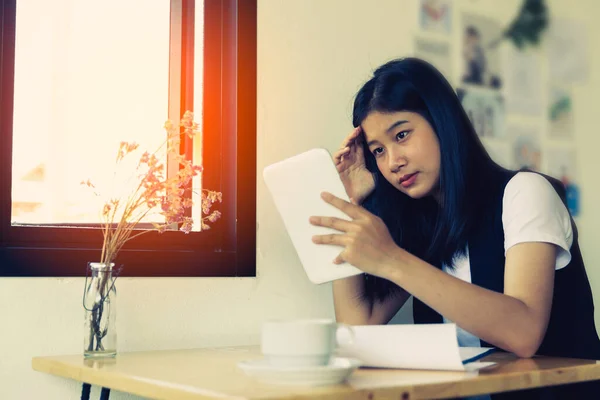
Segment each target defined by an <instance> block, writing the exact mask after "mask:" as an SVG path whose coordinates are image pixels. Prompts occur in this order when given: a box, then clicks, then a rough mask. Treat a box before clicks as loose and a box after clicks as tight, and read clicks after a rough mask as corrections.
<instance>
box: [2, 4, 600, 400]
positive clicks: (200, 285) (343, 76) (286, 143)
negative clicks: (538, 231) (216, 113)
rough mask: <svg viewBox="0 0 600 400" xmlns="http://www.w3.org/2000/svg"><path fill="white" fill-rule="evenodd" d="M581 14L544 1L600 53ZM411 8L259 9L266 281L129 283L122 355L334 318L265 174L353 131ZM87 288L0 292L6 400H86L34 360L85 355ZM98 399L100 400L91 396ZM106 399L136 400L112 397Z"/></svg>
mask: <svg viewBox="0 0 600 400" xmlns="http://www.w3.org/2000/svg"><path fill="white" fill-rule="evenodd" d="M455 3H456V4H458V5H459V6H460V7H461V8H464V9H472V10H476V11H480V12H481V13H483V14H488V15H491V16H494V17H497V18H499V19H500V20H501V21H508V20H510V18H511V17H512V16H513V14H514V13H515V12H516V10H517V7H518V5H519V4H520V2H519V1H518V0H503V1H497V0H462V1H459V0H456V1H455ZM573 4H574V2H572V1H567V0H555V1H551V2H550V5H551V7H552V11H553V13H555V14H558V13H560V14H561V15H562V16H568V17H572V18H576V19H578V20H580V21H581V22H582V23H585V24H586V25H587V26H588V28H589V34H590V43H591V42H592V40H591V39H592V35H593V36H594V38H595V39H596V40H597V39H598V37H599V36H600V27H598V25H599V24H597V23H596V21H595V20H594V17H595V16H597V15H598V14H599V12H600V5H599V3H598V2H597V1H596V0H578V1H577V5H578V6H579V8H575V7H573ZM417 5H418V2H417V1H416V0H377V1H372V0H259V1H258V171H259V173H258V176H259V179H258V183H257V184H258V210H257V212H258V225H259V228H258V243H257V248H258V252H257V260H258V275H259V276H258V278H244V279H235V278H221V279H214V278H211V279H208V278H207V279H204V278H187V279H175V278H169V279H165V278H161V279H157V278H129V279H121V280H120V281H119V283H118V290H119V305H118V310H119V316H118V332H119V350H120V351H137V350H152V349H172V348H190V347H201V346H222V345H243V344H256V343H258V332H259V327H260V324H261V321H262V320H263V319H265V318H270V317H278V316H287V315H292V316H298V317H317V316H318V317H322V316H333V306H332V301H331V291H330V286H329V285H323V286H319V287H317V286H314V285H312V284H311V283H310V282H308V280H307V279H306V277H305V275H304V273H303V271H302V269H301V266H300V264H299V262H298V260H297V258H296V256H295V255H294V250H293V248H292V245H291V243H290V241H289V239H288V237H287V236H286V233H285V230H284V227H283V225H282V223H281V221H280V219H279V217H278V215H277V214H276V212H275V211H274V208H273V204H272V202H271V200H270V198H269V195H268V193H267V192H266V188H265V186H264V184H263V183H262V181H261V179H260V171H262V168H263V167H264V166H266V165H268V164H270V163H272V162H275V161H278V160H280V159H282V158H285V157H288V156H291V155H293V154H296V153H299V152H301V151H303V150H307V149H309V148H311V147H317V146H321V147H326V148H328V149H330V150H334V149H336V148H337V146H338V144H339V142H340V141H341V140H342V139H343V137H344V136H345V135H346V133H347V132H348V131H349V130H350V128H351V125H350V113H351V104H352V96H353V95H354V93H355V91H356V90H357V89H358V88H359V86H360V85H361V83H362V82H363V81H364V80H365V79H366V78H367V77H368V75H369V73H370V71H371V70H372V69H373V68H374V67H376V66H378V65H379V64H381V63H382V62H384V61H386V60H388V59H389V58H393V57H397V56H402V55H408V54H409V53H410V52H411V51H412V36H411V35H412V34H413V33H415V31H416V29H417ZM457 15H458V13H457ZM458 37H459V36H458V33H457V35H456V40H455V43H457V41H458ZM458 50H459V49H458V48H457V46H455V49H454V51H455V52H458ZM590 50H591V52H590V56H591V59H590V62H591V65H590V81H589V82H588V84H587V85H583V86H580V87H577V88H576V89H575V92H574V96H575V102H576V105H575V107H576V109H575V113H576V127H575V128H576V146H577V151H578V156H579V171H580V172H579V173H580V177H581V186H582V187H583V192H582V195H583V198H582V209H583V214H582V218H581V219H580V222H579V224H580V231H581V243H582V247H583V252H584V257H585V259H586V263H587V266H588V272H589V275H590V279H591V281H592V285H593V287H594V289H595V293H596V302H597V303H599V302H600V272H599V271H598V268H597V267H596V266H597V265H599V263H600V250H599V249H598V246H596V245H595V242H594V239H593V237H592V235H593V234H594V227H595V226H598V225H600V210H598V209H594V205H595V204H597V203H598V201H599V200H600V189H598V188H596V187H595V186H596V185H594V183H595V177H594V174H595V173H596V171H597V170H598V168H597V167H598V160H597V159H598V157H597V152H596V148H597V147H598V145H600V139H598V137H597V135H596V130H597V129H596V121H595V117H596V114H597V110H596V108H595V106H594V105H593V100H595V99H594V96H593V94H594V93H595V92H598V91H599V90H600V76H599V73H598V70H599V69H598V66H599V65H600V51H598V49H597V48H593V49H590ZM592 50H593V51H592ZM456 54H458V53H456ZM82 268H84V266H82ZM82 289H83V280H82V279H80V278H77V279H54V278H39V279H38V278H29V279H21V278H4V279H0V321H1V322H0V398H2V399H7V400H8V399H22V398H37V397H44V398H47V399H75V398H78V397H79V394H80V385H79V384H77V383H75V382H73V381H70V380H67V379H62V378H55V377H51V376H49V375H46V374H41V373H37V372H34V371H33V370H32V369H31V358H32V357H33V356H38V355H54V354H77V353H81V352H82V336H83V332H82V329H83V328H82V326H83V313H82V307H81V295H82ZM598 317H600V314H599V315H598ZM598 319H599V320H600V318H598ZM92 395H93V396H98V391H97V389H96V388H95V389H94V392H93V393H92ZM111 398H114V399H115V400H118V399H132V398H134V397H133V396H129V395H125V394H122V393H117V392H113V393H112V396H111Z"/></svg>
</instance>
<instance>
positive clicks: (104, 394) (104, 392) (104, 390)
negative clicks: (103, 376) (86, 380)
mask: <svg viewBox="0 0 600 400" xmlns="http://www.w3.org/2000/svg"><path fill="white" fill-rule="evenodd" d="M109 396H110V389H109V388H105V387H103V388H102V392H100V400H108V397H109Z"/></svg>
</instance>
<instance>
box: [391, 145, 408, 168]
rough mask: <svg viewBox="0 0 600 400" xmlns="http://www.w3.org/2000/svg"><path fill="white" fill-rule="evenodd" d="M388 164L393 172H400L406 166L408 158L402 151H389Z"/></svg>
mask: <svg viewBox="0 0 600 400" xmlns="http://www.w3.org/2000/svg"><path fill="white" fill-rule="evenodd" d="M388 155H389V157H388V163H389V168H390V171H391V172H394V173H395V172H398V171H399V170H400V168H402V167H403V166H404V165H405V164H406V158H405V156H404V154H403V152H402V151H401V150H400V149H390V150H388Z"/></svg>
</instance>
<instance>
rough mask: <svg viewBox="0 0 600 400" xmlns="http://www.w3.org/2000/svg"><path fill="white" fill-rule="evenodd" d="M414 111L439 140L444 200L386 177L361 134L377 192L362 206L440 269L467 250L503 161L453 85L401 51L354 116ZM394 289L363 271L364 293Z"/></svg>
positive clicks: (370, 85) (371, 84)
mask: <svg viewBox="0 0 600 400" xmlns="http://www.w3.org/2000/svg"><path fill="white" fill-rule="evenodd" d="M397 111H411V112H416V113H418V114H420V115H421V116H422V117H423V118H425V119H426V120H427V121H428V122H429V124H430V125H431V127H432V128H433V130H434V132H435V133H436V135H437V138H438V140H439V145H440V153H441V154H440V155H441V165H440V178H439V190H440V203H439V204H438V202H436V200H435V199H434V198H433V197H432V196H428V197H425V198H422V199H412V198H410V197H409V196H407V195H405V194H404V193H402V192H400V191H399V190H397V189H396V188H394V187H393V186H392V185H391V184H390V183H389V182H387V180H386V179H385V178H384V177H383V175H382V174H381V172H380V171H379V169H378V168H377V164H376V161H375V158H374V156H373V155H372V154H371V153H370V151H369V149H368V148H367V146H366V144H365V143H364V142H365V141H364V140H363V146H364V150H365V158H366V165H367V168H368V169H369V170H370V171H371V172H372V173H373V174H374V176H375V182H376V187H375V191H374V192H373V193H372V194H371V195H370V196H369V197H368V198H367V199H366V200H365V202H364V204H363V206H364V207H365V208H367V209H368V210H369V211H371V212H372V213H374V214H375V215H378V216H379V217H381V218H382V219H383V221H384V222H385V223H386V225H387V227H388V229H389V231H390V233H391V235H392V237H393V238H394V240H395V241H396V243H397V244H398V245H399V246H400V247H402V248H403V249H405V250H407V251H409V252H410V253H412V254H414V255H416V256H418V257H420V258H422V259H424V260H425V261H427V262H429V263H431V264H433V265H435V266H436V267H438V268H441V267H442V265H443V264H445V265H448V266H452V260H453V258H454V257H455V256H456V255H459V254H464V252H465V250H466V244H467V238H468V235H469V232H470V230H471V228H472V227H473V225H474V224H475V223H476V221H477V219H478V217H479V216H480V213H481V212H482V211H483V210H484V207H485V204H486V196H488V195H489V193H490V191H491V190H490V189H492V188H494V187H496V188H497V187H498V182H499V179H500V176H501V173H502V171H505V170H504V169H503V168H502V167H500V166H499V165H498V164H496V163H495V162H494V161H493V160H492V159H491V158H490V156H489V155H488V153H487V152H486V150H485V149H484V147H483V145H482V144H481V141H480V140H479V137H478V136H477V134H476V133H475V130H474V128H473V126H472V124H471V122H470V121H469V118H468V117H467V114H466V113H465V111H464V109H463V107H462V105H461V103H460V100H459V99H458V97H457V95H456V93H455V92H454V90H453V88H452V86H450V84H449V83H448V81H447V80H446V79H445V78H444V77H443V75H442V74H441V73H440V72H439V71H438V70H437V69H435V68H434V67H433V66H432V65H430V64H429V63H427V62H425V61H423V60H420V59H416V58H404V59H399V60H393V61H390V62H388V63H386V64H384V65H382V66H381V67H379V68H378V69H377V70H375V72H374V74H373V77H372V78H371V79H370V80H369V81H367V82H366V83H365V84H364V85H363V87H362V88H361V89H360V90H359V91H358V93H357V94H356V98H355V101H354V109H353V119H352V123H353V125H354V126H355V127H357V126H359V125H360V124H361V123H362V122H363V121H364V120H365V118H367V116H368V115H369V113H371V112H382V113H387V112H397ZM395 288H397V287H396V286H395V285H393V284H392V283H391V282H389V281H386V280H383V279H380V278H375V277H372V276H366V290H365V295H366V296H368V297H370V298H371V299H375V298H377V299H380V300H381V299H383V298H385V297H386V296H387V295H389V294H390V293H393V292H394V289H395Z"/></svg>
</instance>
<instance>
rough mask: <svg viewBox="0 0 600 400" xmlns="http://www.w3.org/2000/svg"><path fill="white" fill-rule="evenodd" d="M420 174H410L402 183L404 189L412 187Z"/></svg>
mask: <svg viewBox="0 0 600 400" xmlns="http://www.w3.org/2000/svg"><path fill="white" fill-rule="evenodd" d="M418 174H419V173H418V172H415V173H414V174H410V175H408V176H407V177H406V178H404V180H402V181H400V184H401V185H402V187H405V188H407V187H409V186H412V184H413V183H415V180H416V179H417V175H418Z"/></svg>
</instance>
